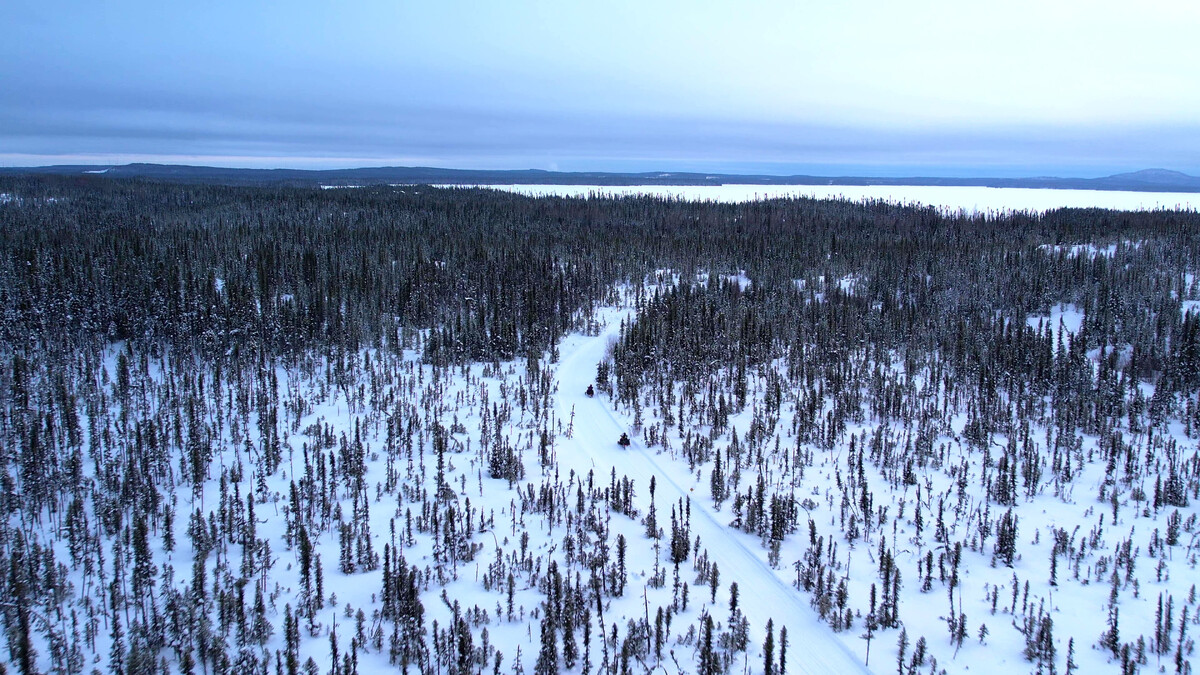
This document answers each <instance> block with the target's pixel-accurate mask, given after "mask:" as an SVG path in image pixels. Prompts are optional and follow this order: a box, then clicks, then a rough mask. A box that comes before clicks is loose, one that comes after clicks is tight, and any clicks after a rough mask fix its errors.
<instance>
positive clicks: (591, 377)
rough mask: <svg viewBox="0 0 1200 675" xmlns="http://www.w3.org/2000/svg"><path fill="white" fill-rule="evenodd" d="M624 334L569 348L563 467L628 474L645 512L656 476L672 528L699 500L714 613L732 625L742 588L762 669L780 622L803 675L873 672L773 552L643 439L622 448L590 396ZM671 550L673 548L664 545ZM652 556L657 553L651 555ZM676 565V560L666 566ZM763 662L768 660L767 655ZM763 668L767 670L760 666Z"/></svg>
mask: <svg viewBox="0 0 1200 675" xmlns="http://www.w3.org/2000/svg"><path fill="white" fill-rule="evenodd" d="M615 334H616V325H614V324H612V323H610V327H609V329H608V330H607V331H605V332H603V333H602V334H600V335H599V336H596V337H586V336H579V335H575V336H571V337H569V338H568V339H567V340H565V341H564V342H563V344H562V347H561V350H560V351H561V353H562V355H563V356H562V358H561V360H560V364H559V366H558V369H557V372H556V375H555V380H556V383H557V385H558V391H557V393H556V401H555V404H556V406H557V414H558V416H559V419H560V420H562V421H563V422H564V423H565V422H566V421H567V420H568V419H570V416H571V412H572V410H573V411H574V414H575V419H574V435H573V438H571V439H561V443H562V446H561V447H560V449H559V452H558V457H559V461H560V462H561V463H562V464H563V465H564V467H565V468H573V469H575V471H576V473H577V474H579V475H584V474H586V473H587V472H588V471H589V470H595V471H596V477H597V479H599V480H601V481H603V480H605V479H606V477H607V476H608V474H609V472H610V470H611V469H612V468H614V467H615V468H616V470H617V475H618V477H619V476H621V475H622V474H624V475H627V476H629V477H630V478H631V479H633V480H634V481H635V485H636V488H637V491H638V494H639V497H640V500H639V503H640V504H642V505H643V506H642V507H641V510H642V512H643V513H644V512H645V501H644V500H645V499H646V495H647V493H648V490H649V485H650V478H651V477H655V479H656V480H655V485H656V492H655V504H656V506H657V511H658V522H659V523H660V527H663V526H664V524H666V525H667V526H669V522H670V508H671V506H672V505H673V504H676V503H677V502H678V501H679V500H685V501H686V500H687V498H688V497H689V496H691V495H697V498H696V499H693V500H691V527H692V532H691V534H692V537H693V538H694V537H695V536H696V535H699V536H700V544H701V548H702V549H707V550H708V556H709V559H710V560H711V561H713V562H715V563H716V564H717V566H718V568H719V571H720V588H719V592H718V597H717V602H716V603H715V604H714V605H712V606H711V607H710V609H709V611H710V613H711V614H712V616H713V619H714V620H716V621H720V622H721V623H726V624H727V623H728V619H729V610H728V606H729V605H728V598H729V591H728V589H729V585H730V583H732V582H737V584H738V590H739V593H740V599H739V605H740V607H741V609H742V612H743V613H744V614H745V615H746V618H747V619H748V620H749V621H750V629H751V640H750V645H749V647H748V654H747V658H748V659H750V662H751V663H754V655H755V654H758V653H759V651H760V650H761V644H762V640H763V638H764V628H765V626H766V624H767V620H768V619H773V620H774V622H775V627H776V630H778V629H779V628H780V627H782V626H786V627H787V629H788V642H789V649H788V652H789V653H788V664H787V665H788V670H789V671H790V672H800V673H869V672H870V671H869V670H868V669H867V668H866V667H865V666H864V665H863V664H862V662H861V661H859V659H858V657H857V656H855V655H854V654H852V653H851V652H850V650H849V649H847V647H846V646H845V645H844V644H843V643H842V642H841V640H839V639H838V638H837V637H836V636H834V634H833V632H832V631H831V630H830V628H829V627H828V626H827V625H826V624H824V623H823V622H821V621H820V619H819V618H818V617H817V614H816V612H815V611H814V610H813V609H812V608H811V607H810V606H809V604H808V600H807V599H806V598H804V597H803V596H802V595H801V594H800V592H799V591H797V590H796V589H794V588H792V587H791V586H790V585H789V584H788V583H787V582H785V581H784V580H783V579H781V578H780V576H779V574H778V573H777V572H776V570H773V569H771V567H770V566H769V565H768V564H767V561H766V560H765V556H766V551H765V550H764V551H760V550H759V549H761V547H760V546H759V543H758V540H757V538H755V537H752V536H749V535H746V534H744V533H742V532H739V531H737V530H735V529H733V528H731V527H729V526H727V525H725V524H723V520H725V519H726V517H725V516H724V515H723V514H719V513H715V512H714V511H713V508H712V505H711V504H710V503H708V502H709V500H708V499H707V498H701V497H699V495H698V493H694V492H693V491H692V490H691V489H689V488H685V487H683V486H681V485H680V484H679V483H678V482H676V481H675V480H674V479H673V478H672V474H671V473H670V472H668V471H665V470H664V469H663V467H662V466H660V464H659V462H658V461H657V459H656V458H655V456H654V453H653V451H651V450H649V449H647V448H646V447H645V446H644V445H643V444H642V442H641V439H640V437H639V436H638V435H637V434H630V438H631V440H632V441H633V443H632V445H630V446H629V447H628V448H625V449H622V448H620V447H619V446H618V445H617V438H618V437H619V436H620V435H621V433H622V432H625V431H628V429H627V427H626V426H625V425H624V424H623V423H621V422H620V421H619V420H618V419H617V418H616V416H614V415H613V413H612V411H611V410H610V409H609V408H608V405H607V404H608V399H607V398H606V397H602V396H601V395H600V394H597V395H596V396H595V397H594V398H589V397H588V396H587V395H586V394H585V393H584V392H585V390H586V389H587V387H588V385H589V384H591V383H592V382H594V381H595V373H596V363H597V362H599V361H600V359H601V358H603V357H604V352H605V349H606V348H607V345H608V341H609V340H610V339H611V338H612V336H613V335H615ZM663 546H664V548H665V547H666V543H665V542H664V544H663ZM648 547H649V543H648V542H646V541H643V542H641V544H640V545H639V544H638V543H634V545H633V546H631V550H632V551H635V553H633V558H632V560H631V562H630V565H629V566H630V567H631V568H632V567H634V566H635V565H637V564H638V563H640V561H641V560H645V559H649V560H650V562H649V563H647V568H649V567H651V566H652V565H653V562H652V558H649V557H648V555H647V554H646V553H641V554H638V553H636V551H638V550H639V548H641V550H642V551H645V548H648ZM649 555H650V556H652V555H653V554H652V553H650V554H649ZM666 564H667V565H670V563H669V561H668V562H666ZM709 593H710V592H709V589H708V588H707V587H703V586H697V587H695V588H693V589H692V598H693V603H696V604H708V601H709V597H710V596H709ZM760 658H761V657H760ZM758 665H761V662H759V664H758Z"/></svg>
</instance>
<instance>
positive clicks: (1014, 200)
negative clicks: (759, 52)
mask: <svg viewBox="0 0 1200 675" xmlns="http://www.w3.org/2000/svg"><path fill="white" fill-rule="evenodd" d="M457 187H467V186H457ZM479 187H486V188H490V189H494V190H507V191H510V192H517V193H520V194H524V195H530V196H542V195H552V196H563V197H591V196H626V195H651V196H659V197H670V198H674V199H683V200H688V201H713V202H748V201H757V200H763V199H775V198H780V197H812V198H816V199H847V200H850V201H861V200H866V199H873V200H882V201H886V202H892V203H897V204H923V205H926V206H932V207H935V208H937V209H939V210H940V211H943V212H945V213H957V212H959V211H965V212H967V213H1006V212H1009V211H1033V212H1039V213H1040V212H1044V211H1049V210H1051V209H1057V208H1064V207H1073V208H1090V207H1097V208H1105V209H1123V210H1130V211H1147V210H1155V209H1196V208H1200V196H1198V195H1196V194H1192V193H1186V192H1117V191H1107V190H1049V189H1045V190H1042V189H1033V188H989V187H964V186H923V185H894V186H882V185H867V186H855V185H699V186H692V185H689V186H672V185H630V186H601V185H485V186H479Z"/></svg>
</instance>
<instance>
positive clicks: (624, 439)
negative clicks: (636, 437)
mask: <svg viewBox="0 0 1200 675" xmlns="http://www.w3.org/2000/svg"><path fill="white" fill-rule="evenodd" d="M631 442H632V441H630V440H629V434H626V433H622V434H621V438H619V439H617V445H619V446H621V447H622V448H628V447H629V444H630V443H631Z"/></svg>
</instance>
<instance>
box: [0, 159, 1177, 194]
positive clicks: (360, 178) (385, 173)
mask: <svg viewBox="0 0 1200 675" xmlns="http://www.w3.org/2000/svg"><path fill="white" fill-rule="evenodd" d="M14 175H59V176H91V175H104V176H106V177H111V178H144V179H149V180H160V181H169V182H178V183H204V184H217V185H292V186H306V187H312V186H318V185H321V186H366V185H383V184H391V183H420V184H431V185H510V184H515V185H600V186H621V185H889V186H891V185H948V186H973V187H997V188H1001V187H1003V188H1037V189H1059V190H1117V191H1130V192H1200V178H1198V177H1196V176H1189V175H1188V174H1185V173H1180V172H1178V171H1170V170H1167V169H1144V170H1142V171H1134V172H1131V173H1119V174H1115V175H1112V176H1105V177H1103V178H1056V177H1037V178H944V177H921V176H914V177H909V178H874V177H869V176H807V175H794V176H771V175H764V174H719V173H695V172H674V171H672V172H665V171H648V172H642V173H614V172H596V171H582V172H563V171H542V170H539V169H522V170H506V171H494V170H478V169H443V168H435V167H421V166H417V167H405V166H381V167H368V168H361V169H327V170H306V169H230V168H221V167H210V166H183V165H171V164H123V165H59V166H41V167H0V176H14Z"/></svg>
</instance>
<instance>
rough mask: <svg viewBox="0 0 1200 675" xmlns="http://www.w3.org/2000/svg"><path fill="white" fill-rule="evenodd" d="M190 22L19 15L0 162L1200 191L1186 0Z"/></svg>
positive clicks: (559, 6) (496, 8)
mask: <svg viewBox="0 0 1200 675" xmlns="http://www.w3.org/2000/svg"><path fill="white" fill-rule="evenodd" d="M176 4H178V3H148V2H126V3H120V2H118V3H78V4H77V5H74V6H71V7H70V8H69V9H68V10H67V11H64V10H63V8H62V7H58V8H54V9H42V5H37V4H34V3H25V2H23V1H19V2H17V3H16V5H15V6H14V7H13V8H12V10H11V12H10V16H9V17H8V20H7V21H6V22H4V23H3V24H2V25H0V81H3V82H5V86H4V87H0V163H4V164H10V165H11V164H30V163H40V164H45V163H73V162H77V161H78V162H101V163H102V162H119V161H124V160H127V159H137V160H145V161H168V162H174V161H193V162H195V163H222V164H235V165H239V166H300V167H309V168H311V167H335V166H353V165H363V164H422V165H439V166H461V167H466V168H524V167H535V168H559V169H563V170H588V169H605V170H639V169H660V168H661V169H675V170H683V169H693V170H711V171H761V172H768V173H878V174H881V175H898V174H912V173H942V174H957V175H964V174H981V173H986V174H990V175H1031V174H1036V173H1059V174H1063V173H1071V174H1074V175H1102V174H1104V173H1112V172H1115V171H1122V170H1128V169H1135V168H1142V167H1147V166H1162V167H1166V168H1172V169H1177V170H1182V171H1187V172H1191V173H1200V121H1198V120H1197V117H1196V116H1195V113H1194V111H1196V110H1200V87H1197V86H1195V82H1197V81H1200V73H1198V72H1197V66H1196V64H1197V63H1200V47H1197V46H1195V45H1196V44H1197V41H1196V40H1194V39H1192V38H1191V37H1189V36H1194V35H1195V34H1196V33H1197V29H1198V28H1200V9H1195V8H1193V7H1191V6H1190V5H1189V6H1184V5H1182V4H1180V5H1178V6H1176V5H1173V4H1168V3H1154V2H1151V3H1148V4H1147V3H1143V4H1141V5H1139V6H1138V7H1136V8H1133V7H1132V6H1129V5H1128V3H1105V2H1100V3H1092V4H1091V5H1089V6H1088V13H1087V14H1082V13H1080V12H1078V11H1077V10H1076V9H1075V8H1076V7H1078V5H1076V4H1074V3H1066V2H1049V3H1047V2H1038V3H1033V2H1025V1H1024V0H1017V1H1015V2H1011V3H1000V4H996V3H992V4H993V5H995V6H989V7H988V8H985V9H970V8H969V5H972V4H974V3H961V2H941V1H930V0H923V1H921V2H914V3H872V2H854V1H851V2H847V3H837V6H836V7H821V8H809V7H804V6H803V5H802V4H800V3H779V4H771V3H756V4H753V5H751V6H749V7H739V8H736V9H735V8H733V6H732V5H726V4H715V3H714V4H712V5H706V4H704V3H699V4H697V3H687V4H670V3H667V4H655V5H653V6H650V7H647V6H645V5H643V4H635V3H620V2H618V3H604V4H603V5H602V4H600V3H550V2H546V3H540V2H514V3H509V4H501V3H457V4H455V3H449V4H438V5H437V6H436V7H434V6H432V5H433V4H434V3H395V2H380V3H370V2H364V3H341V4H335V3H325V2H292V3H280V4H278V5H275V6H272V5H271V4H269V3H264V4H254V3H250V4H254V6H253V7H252V8H250V9H246V8H244V7H243V6H242V5H241V4H240V3H238V4H234V3H230V4H221V3H215V4H203V3H202V4H200V5H191V6H182V5H181V6H175V5H176ZM342 5H347V6H345V7H343V6H342ZM350 5H353V6H350ZM424 5H431V6H429V7H425V6H424Z"/></svg>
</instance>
